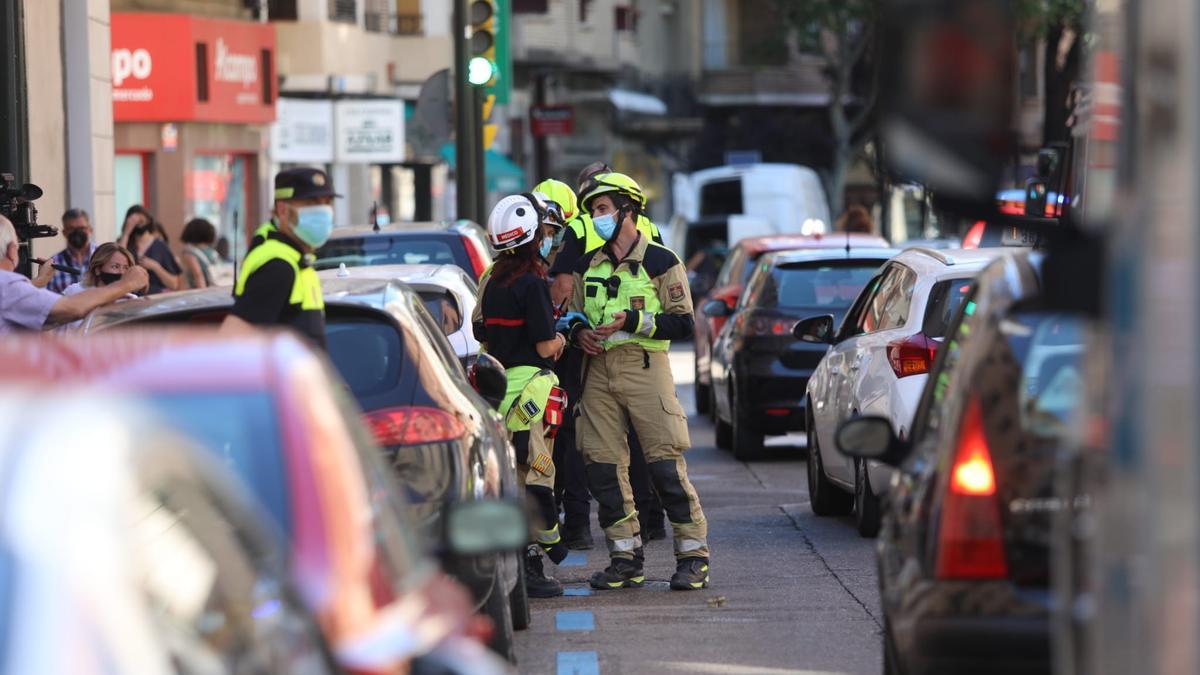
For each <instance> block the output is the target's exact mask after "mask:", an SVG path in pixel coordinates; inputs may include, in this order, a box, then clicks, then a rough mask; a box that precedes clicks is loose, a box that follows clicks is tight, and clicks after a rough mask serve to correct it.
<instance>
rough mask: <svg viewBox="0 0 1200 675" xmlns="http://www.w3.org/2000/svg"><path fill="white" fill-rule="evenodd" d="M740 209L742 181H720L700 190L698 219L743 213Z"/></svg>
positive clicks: (743, 210) (739, 179) (735, 179)
mask: <svg viewBox="0 0 1200 675" xmlns="http://www.w3.org/2000/svg"><path fill="white" fill-rule="evenodd" d="M745 212H746V211H745V209H744V208H743V207H742V179H741V178H734V179H732V180H721V181H714V182H712V183H708V184H707V185H704V186H703V187H701V188H700V217H702V218H703V217H704V216H727V215H730V214H737V213H745Z"/></svg>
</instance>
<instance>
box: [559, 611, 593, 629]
mask: <svg viewBox="0 0 1200 675" xmlns="http://www.w3.org/2000/svg"><path fill="white" fill-rule="evenodd" d="M554 628H555V629H556V630H560V631H568V630H580V631H587V630H596V617H595V616H594V615H593V614H592V613H591V612H590V611H587V610H559V611H558V612H557V613H556V614H555V615H554Z"/></svg>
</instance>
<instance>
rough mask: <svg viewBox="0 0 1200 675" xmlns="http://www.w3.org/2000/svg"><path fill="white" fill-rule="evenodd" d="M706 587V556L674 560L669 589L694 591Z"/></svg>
mask: <svg viewBox="0 0 1200 675" xmlns="http://www.w3.org/2000/svg"><path fill="white" fill-rule="evenodd" d="M701 588H708V558H680V559H679V560H677V561H676V562H675V574H674V575H673V576H672V577H671V590H674V591H695V590H699V589H701Z"/></svg>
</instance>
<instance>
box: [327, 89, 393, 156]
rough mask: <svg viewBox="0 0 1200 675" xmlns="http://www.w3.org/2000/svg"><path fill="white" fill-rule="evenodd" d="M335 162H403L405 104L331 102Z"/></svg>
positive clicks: (391, 102)
mask: <svg viewBox="0 0 1200 675" xmlns="http://www.w3.org/2000/svg"><path fill="white" fill-rule="evenodd" d="M334 127H335V129H336V134H335V135H336V144H335V147H334V158H335V160H336V161H338V162H348V163H365V164H385V163H391V162H402V161H404V103H403V102H402V101H395V100H380V101H338V102H337V103H335V104H334Z"/></svg>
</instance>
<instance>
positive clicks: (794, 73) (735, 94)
mask: <svg viewBox="0 0 1200 675" xmlns="http://www.w3.org/2000/svg"><path fill="white" fill-rule="evenodd" d="M698 90H699V91H698V98H699V100H700V102H701V103H703V104H704V105H707V106H744V105H759V106H770V105H775V106H798V107H820V106H825V105H828V104H829V96H830V94H829V84H828V83H827V82H826V80H825V76H824V75H822V73H821V64H820V61H819V60H817V59H812V60H806V61H804V62H801V63H799V64H796V65H792V66H766V67H764V66H754V67H749V66H733V67H728V68H712V69H707V70H705V71H704V73H703V75H702V76H701V78H700V82H699V87H698Z"/></svg>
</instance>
